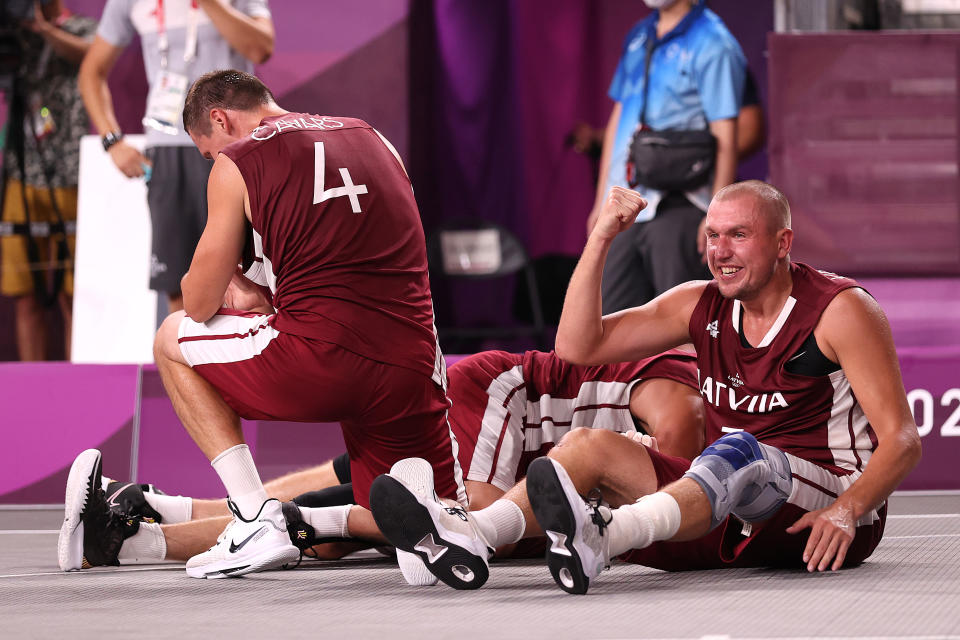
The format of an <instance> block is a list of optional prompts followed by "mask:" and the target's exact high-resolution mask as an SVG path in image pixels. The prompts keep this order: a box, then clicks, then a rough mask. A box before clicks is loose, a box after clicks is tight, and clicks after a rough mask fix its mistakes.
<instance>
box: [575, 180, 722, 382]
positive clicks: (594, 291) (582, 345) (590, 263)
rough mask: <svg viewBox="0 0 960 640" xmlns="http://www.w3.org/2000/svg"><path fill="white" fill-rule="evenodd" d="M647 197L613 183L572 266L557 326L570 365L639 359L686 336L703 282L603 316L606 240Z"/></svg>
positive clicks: (608, 241)
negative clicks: (578, 256)
mask: <svg viewBox="0 0 960 640" xmlns="http://www.w3.org/2000/svg"><path fill="white" fill-rule="evenodd" d="M644 206H646V201H645V200H643V198H641V197H640V194H638V193H637V192H635V191H630V190H629V189H623V188H622V187H614V188H613V189H612V190H611V191H610V196H609V197H608V198H607V200H606V201H605V202H604V204H603V208H602V210H601V212H600V215H599V217H598V220H597V224H596V225H595V226H594V228H593V231H592V232H591V233H590V237H589V238H588V239H587V244H586V246H585V247H584V249H583V255H581V257H580V261H579V262H578V263H577V268H576V269H574V272H573V276H572V277H571V278H570V284H569V285H568V286H567V295H566V297H565V298H564V301H563V311H562V312H561V314H560V324H559V326H558V327H557V340H556V351H557V355H558V356H559V357H560V358H562V359H563V360H566V361H567V362H571V363H574V364H586V365H599V364H609V363H612V362H625V361H627V360H639V359H640V358H645V357H648V356H652V355H655V354H657V353H661V352H663V351H666V350H667V349H671V348H673V347H677V346H680V345H681V344H684V343H686V342H689V341H690V336H689V333H690V331H689V329H688V325H689V322H690V316H691V314H692V313H693V309H694V307H695V306H696V304H697V301H698V300H699V298H700V294H701V293H702V291H703V288H704V287H705V286H706V283H704V282H687V283H684V284H681V285H678V286H676V287H674V288H673V289H671V290H670V291H667V292H666V293H664V294H662V295H660V296H658V297H657V298H655V299H654V300H651V301H650V302H648V303H647V304H645V305H643V306H642V307H635V308H633V309H627V310H625V311H619V312H617V313H613V314H610V315H608V316H604V315H603V314H602V302H601V294H600V284H601V281H602V278H603V265H604V263H605V262H606V258H607V253H608V252H609V251H610V244H611V243H612V242H613V239H614V238H615V237H616V235H617V234H618V233H621V232H623V231H624V230H626V229H628V228H629V227H630V225H632V224H633V223H634V220H636V218H637V215H638V214H639V213H640V210H641V209H643V207H644Z"/></svg>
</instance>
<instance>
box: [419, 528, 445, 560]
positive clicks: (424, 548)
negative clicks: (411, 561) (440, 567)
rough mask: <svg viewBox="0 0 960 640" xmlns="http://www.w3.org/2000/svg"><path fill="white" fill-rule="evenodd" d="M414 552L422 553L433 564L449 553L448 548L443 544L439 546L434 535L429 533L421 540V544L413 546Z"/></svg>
mask: <svg viewBox="0 0 960 640" xmlns="http://www.w3.org/2000/svg"><path fill="white" fill-rule="evenodd" d="M413 549H414V551H419V552H420V553H422V554H424V555H425V556H427V562H429V563H430V564H433V563H434V562H436V561H437V560H438V559H439V558H440V556H442V555H443V554H445V553H446V552H447V547H445V546H443V545H442V544H437V543H436V542H435V541H434V539H433V534H432V533H428V534H427V535H425V536H423V538H421V539H420V542H418V543H417V544H415V545H413Z"/></svg>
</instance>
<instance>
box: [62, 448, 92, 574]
mask: <svg viewBox="0 0 960 640" xmlns="http://www.w3.org/2000/svg"><path fill="white" fill-rule="evenodd" d="M100 464H101V463H100V452H99V451H97V450H96V449H87V450H86V451H84V452H82V453H81V454H80V455H78V456H77V457H76V459H75V460H74V461H73V464H72V465H70V475H69V476H67V490H66V495H65V496H64V510H63V524H62V525H61V526H60V538H59V540H58V541H57V560H58V561H59V563H60V569H61V570H62V571H76V570H77V569H80V568H81V566H82V565H83V531H84V528H83V515H84V513H85V512H86V508H87V502H88V501H89V498H90V497H91V496H92V495H93V493H94V491H97V490H101V489H100V482H101V480H100V477H101V471H100ZM101 491H102V490H101Z"/></svg>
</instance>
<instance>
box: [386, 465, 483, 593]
mask: <svg viewBox="0 0 960 640" xmlns="http://www.w3.org/2000/svg"><path fill="white" fill-rule="evenodd" d="M370 510H371V511H372V512H373V519H374V520H375V521H376V523H377V527H379V528H380V533H382V534H383V535H384V536H385V537H386V538H387V540H389V541H390V543H391V544H392V545H393V546H395V547H397V548H398V549H400V550H401V551H406V552H408V553H412V554H414V555H416V556H418V557H419V558H420V559H421V560H423V563H424V565H425V566H426V567H427V569H428V570H429V571H430V573H432V574H433V575H435V576H436V577H437V578H439V579H440V580H441V581H443V583H444V584H446V585H448V586H451V587H453V588H454V589H463V590H470V589H479V588H480V587H482V586H483V585H484V583H486V581H487V578H488V577H489V568H488V567H487V563H486V562H484V561H483V558H480V557H478V556H477V555H476V554H475V553H473V552H471V551H470V550H468V549H466V548H464V547H462V546H460V545H458V544H456V543H455V542H453V541H451V539H450V537H449V536H446V535H441V533H440V531H439V530H438V529H437V526H436V524H435V523H434V521H433V518H432V517H431V516H430V511H429V510H428V509H427V507H425V506H424V505H423V504H421V503H420V501H419V500H418V499H417V497H416V496H415V495H414V494H413V493H412V492H411V491H410V490H409V489H407V487H406V486H405V485H404V484H403V483H402V482H400V481H399V480H397V479H396V478H391V477H390V476H388V475H382V476H379V477H377V478H376V479H375V480H374V481H373V484H371V485H370ZM428 537H430V538H431V540H429V541H428V542H429V545H428V546H429V547H431V552H429V553H428V552H427V551H424V550H423V548H424V544H423V543H424V542H425V539H426V538H428Z"/></svg>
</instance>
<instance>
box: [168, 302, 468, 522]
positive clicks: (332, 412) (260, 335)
mask: <svg viewBox="0 0 960 640" xmlns="http://www.w3.org/2000/svg"><path fill="white" fill-rule="evenodd" d="M272 321H273V316H272V315H270V316H265V315H259V314H252V313H238V312H233V311H227V310H223V311H222V312H221V313H219V314H217V315H216V316H214V317H213V318H211V319H210V320H208V321H207V322H205V323H197V322H194V321H193V320H191V319H190V318H184V319H183V321H182V322H181V324H180V331H179V342H180V351H181V353H182V354H183V357H184V359H185V360H186V361H187V363H188V364H189V365H190V366H191V367H193V369H194V370H195V371H196V372H197V373H199V374H200V375H201V376H202V377H203V378H204V379H205V380H207V381H208V382H209V383H210V384H212V385H213V386H214V387H215V388H216V389H217V391H218V392H219V393H220V395H221V396H222V397H223V399H224V400H225V401H226V402H227V404H228V405H230V407H232V408H233V410H234V411H236V412H237V413H238V414H239V415H240V416H241V417H242V418H246V419H248V420H284V421H291V422H339V423H340V426H341V428H342V430H343V439H344V441H345V442H346V445H347V453H348V454H349V455H350V473H351V476H352V478H353V492H354V497H355V498H356V500H357V504H359V505H361V506H363V507H367V508H369V506H370V505H369V493H370V483H371V482H373V479H374V478H376V477H377V476H378V475H380V474H382V473H387V472H388V471H389V470H390V467H391V466H392V465H393V464H394V463H395V462H397V461H398V460H402V459H403V458H411V457H419V458H425V459H426V460H428V461H429V462H430V463H431V464H432V465H433V471H434V477H435V482H436V491H437V494H438V495H440V496H442V497H447V498H453V499H460V500H462V501H465V499H466V493H465V491H464V490H463V481H462V476H461V472H460V468H459V465H458V464H457V462H456V457H455V456H456V446H455V441H454V440H453V438H452V435H451V431H450V428H449V426H448V424H447V409H448V407H449V402H448V401H447V398H446V394H445V393H444V391H443V389H442V388H440V387H439V386H438V385H437V384H436V383H434V382H433V381H432V380H431V379H430V378H429V377H427V376H425V375H423V374H421V373H419V372H416V371H413V370H411V369H407V368H405V367H398V366H394V365H389V364H385V363H382V362H377V361H375V360H370V359H368V358H364V357H362V356H359V355H357V354H355V353H353V352H351V351H348V350H347V349H344V348H343V347H341V346H339V345H335V344H331V343H328V342H321V341H317V340H311V339H309V338H303V337H300V336H295V335H291V334H287V333H282V332H280V331H277V330H276V329H274V327H273V326H272V324H271V323H272ZM317 488H318V489H319V488H320V487H317Z"/></svg>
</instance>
